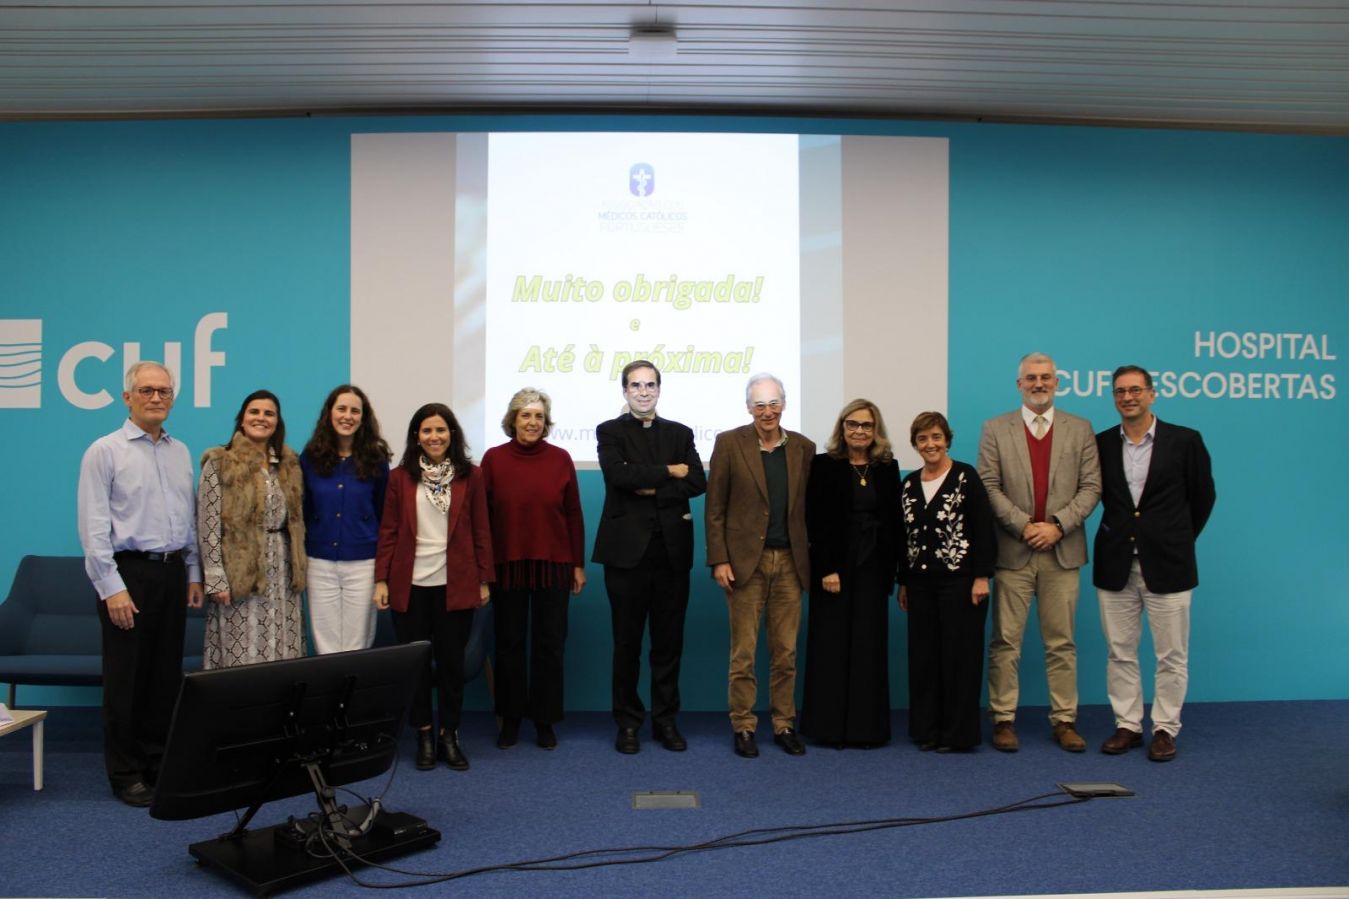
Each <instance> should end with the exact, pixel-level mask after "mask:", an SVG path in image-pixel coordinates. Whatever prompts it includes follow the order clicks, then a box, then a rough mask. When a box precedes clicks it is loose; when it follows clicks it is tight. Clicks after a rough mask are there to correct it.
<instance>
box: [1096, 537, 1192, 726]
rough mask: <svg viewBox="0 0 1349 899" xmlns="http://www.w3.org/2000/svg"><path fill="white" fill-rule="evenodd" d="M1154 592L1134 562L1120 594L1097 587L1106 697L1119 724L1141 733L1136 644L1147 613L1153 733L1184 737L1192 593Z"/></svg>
mask: <svg viewBox="0 0 1349 899" xmlns="http://www.w3.org/2000/svg"><path fill="white" fill-rule="evenodd" d="M1191 593H1192V591H1190V590H1186V591H1185V592H1183V593H1152V592H1149V590H1148V588H1147V585H1145V584H1144V583H1143V571H1142V569H1141V568H1140V567H1139V564H1138V559H1137V558H1135V559H1134V562H1133V567H1132V568H1131V569H1130V571H1129V582H1128V583H1127V584H1125V585H1124V589H1123V590H1120V591H1114V590H1101V589H1097V591H1096V595H1097V597H1099V599H1100V601H1101V629H1102V630H1103V631H1104V632H1105V642H1106V647H1107V649H1108V650H1109V658H1108V660H1107V661H1106V665H1105V685H1106V693H1107V694H1108V695H1109V696H1110V707H1111V708H1112V709H1114V712H1115V726H1116V727H1124V728H1128V729H1129V730H1131V731H1134V732H1136V733H1142V732H1143V682H1142V678H1141V676H1140V674H1139V668H1138V640H1139V636H1140V633H1141V631H1142V625H1143V613H1144V612H1147V615H1148V627H1149V628H1150V629H1151V631H1152V648H1153V650H1154V652H1156V654H1157V674H1156V678H1155V681H1156V683H1155V685H1154V690H1155V692H1154V696H1153V700H1152V730H1153V732H1154V733H1155V732H1156V731H1159V730H1164V731H1166V732H1167V733H1169V734H1170V735H1171V736H1173V737H1174V736H1176V735H1177V734H1179V733H1180V708H1181V706H1182V705H1184V704H1185V690H1186V688H1187V687H1188V686H1189V682H1190V669H1189V647H1190V595H1191Z"/></svg>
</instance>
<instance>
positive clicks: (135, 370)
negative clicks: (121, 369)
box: [125, 359, 178, 393]
mask: <svg viewBox="0 0 1349 899" xmlns="http://www.w3.org/2000/svg"><path fill="white" fill-rule="evenodd" d="M147 368H157V369H159V370H160V371H162V372H163V373H164V374H166V375H168V376H169V386H170V387H172V388H174V392H175V393H177V388H178V385H177V384H176V383H174V380H173V372H172V371H170V370H169V367H168V366H167V365H165V364H164V363H163V362H155V361H154V360H152V359H142V360H141V361H139V362H134V363H132V365H131V367H130V368H128V369H127V370H126V379H125V383H126V392H127V393H130V392H131V391H133V390H135V389H136V376H137V375H139V374H140V373H141V372H142V371H144V370H145V369H147Z"/></svg>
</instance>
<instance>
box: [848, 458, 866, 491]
mask: <svg viewBox="0 0 1349 899" xmlns="http://www.w3.org/2000/svg"><path fill="white" fill-rule="evenodd" d="M848 466H849V467H850V468H851V469H852V470H853V474H855V475H857V479H858V480H859V481H860V482H861V483H862V486H863V487H865V486H866V485H867V472H869V471H871V463H870V462H868V463H867V464H866V465H861V466H858V465H853V464H852V463H851V462H849V463H848Z"/></svg>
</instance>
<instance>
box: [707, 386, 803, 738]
mask: <svg viewBox="0 0 1349 899" xmlns="http://www.w3.org/2000/svg"><path fill="white" fill-rule="evenodd" d="M786 406H787V392H786V390H785V389H784V388H783V386H782V382H781V381H780V380H778V379H777V378H776V377H774V376H773V375H770V374H758V375H754V376H753V377H751V378H750V379H749V384H748V385H746V387H745V407H746V409H747V410H748V411H749V414H750V417H751V418H752V419H753V423H752V424H748V425H744V426H742V427H739V428H735V429H733V430H730V431H722V432H721V433H720V434H718V435H717V441H716V443H715V445H714V446H713V448H712V460H711V462H710V470H709V471H708V475H707V503H706V507H705V515H706V531H707V564H708V565H709V566H711V568H712V579H713V580H715V581H716V582H717V584H718V585H719V586H720V587H721V589H722V590H724V591H726V605H727V607H728V609H729V610H730V622H731V666H730V676H729V689H728V691H727V695H728V702H729V704H730V708H731V727H732V729H733V730H734V731H735V751H736V754H737V755H741V756H744V757H745V758H754V757H756V756H758V754H759V749H758V747H757V746H756V745H755V741H754V731H755V730H756V728H757V727H758V723H759V721H758V716H756V715H755V713H754V700H755V698H756V695H757V693H758V681H757V680H756V679H755V675H754V654H755V649H756V648H757V642H758V637H759V619H760V618H764V619H765V633H766V635H767V638H768V648H769V652H770V667H769V671H770V680H769V688H768V698H769V706H770V710H771V712H772V715H773V742H775V743H777V744H778V745H779V746H781V747H782V748H783V750H784V751H786V752H787V753H788V754H789V755H803V754H804V753H805V751H806V748H805V746H803V745H802V743H801V740H800V738H799V737H798V736H797V735H796V636H797V631H798V630H799V629H800V626H801V590H802V588H803V587H804V586H805V585H806V584H808V583H810V562H809V549H810V545H809V543H808V541H807V539H806V478H807V477H808V476H809V474H810V462H811V459H813V458H814V456H815V444H813V443H811V442H810V440H808V439H807V438H806V437H805V436H803V435H801V434H797V433H796V432H794V431H787V430H785V429H784V428H782V427H781V425H780V420H781V418H782V412H783V410H784V409H785V408H786Z"/></svg>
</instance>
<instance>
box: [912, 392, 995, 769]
mask: <svg viewBox="0 0 1349 899" xmlns="http://www.w3.org/2000/svg"><path fill="white" fill-rule="evenodd" d="M951 438H952V434H951V426H950V425H949V424H948V423H947V421H946V416H944V415H942V414H941V413H940V412H921V413H919V415H918V417H917V418H915V419H914V420H913V425H912V427H910V428H909V442H910V443H912V444H913V447H914V449H916V450H918V455H919V456H921V457H922V458H923V467H922V468H920V469H918V470H917V471H915V472H912V473H911V474H910V475H909V476H908V477H906V478H905V479H904V486H903V498H902V505H903V514H904V527H905V532H906V537H905V552H904V553H903V555H902V557H901V559H900V563H899V583H900V588H899V606H900V608H902V609H903V610H904V611H905V612H908V614H909V736H910V737H912V738H913V741H914V742H915V743H917V744H918V748H919V749H923V750H928V749H935V750H937V751H938V752H959V751H966V750H970V749H973V748H974V747H976V746H978V745H979V743H980V739H981V732H980V726H981V725H980V715H979V692H980V690H981V688H982V686H983V679H984V619H985V618H986V617H987V616H988V578H989V576H990V575H991V574H993V563H994V559H995V558H996V556H997V545H996V540H997V537H996V535H995V533H994V530H993V512H992V510H991V509H990V508H989V505H988V493H987V492H986V491H985V490H984V483H983V481H981V480H980V479H979V473H978V472H977V471H975V470H974V468H972V467H971V466H969V465H967V464H966V463H964V462H957V461H956V460H954V459H952V458H951V457H950V456H949V455H947V448H948V447H949V446H950V445H951Z"/></svg>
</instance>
